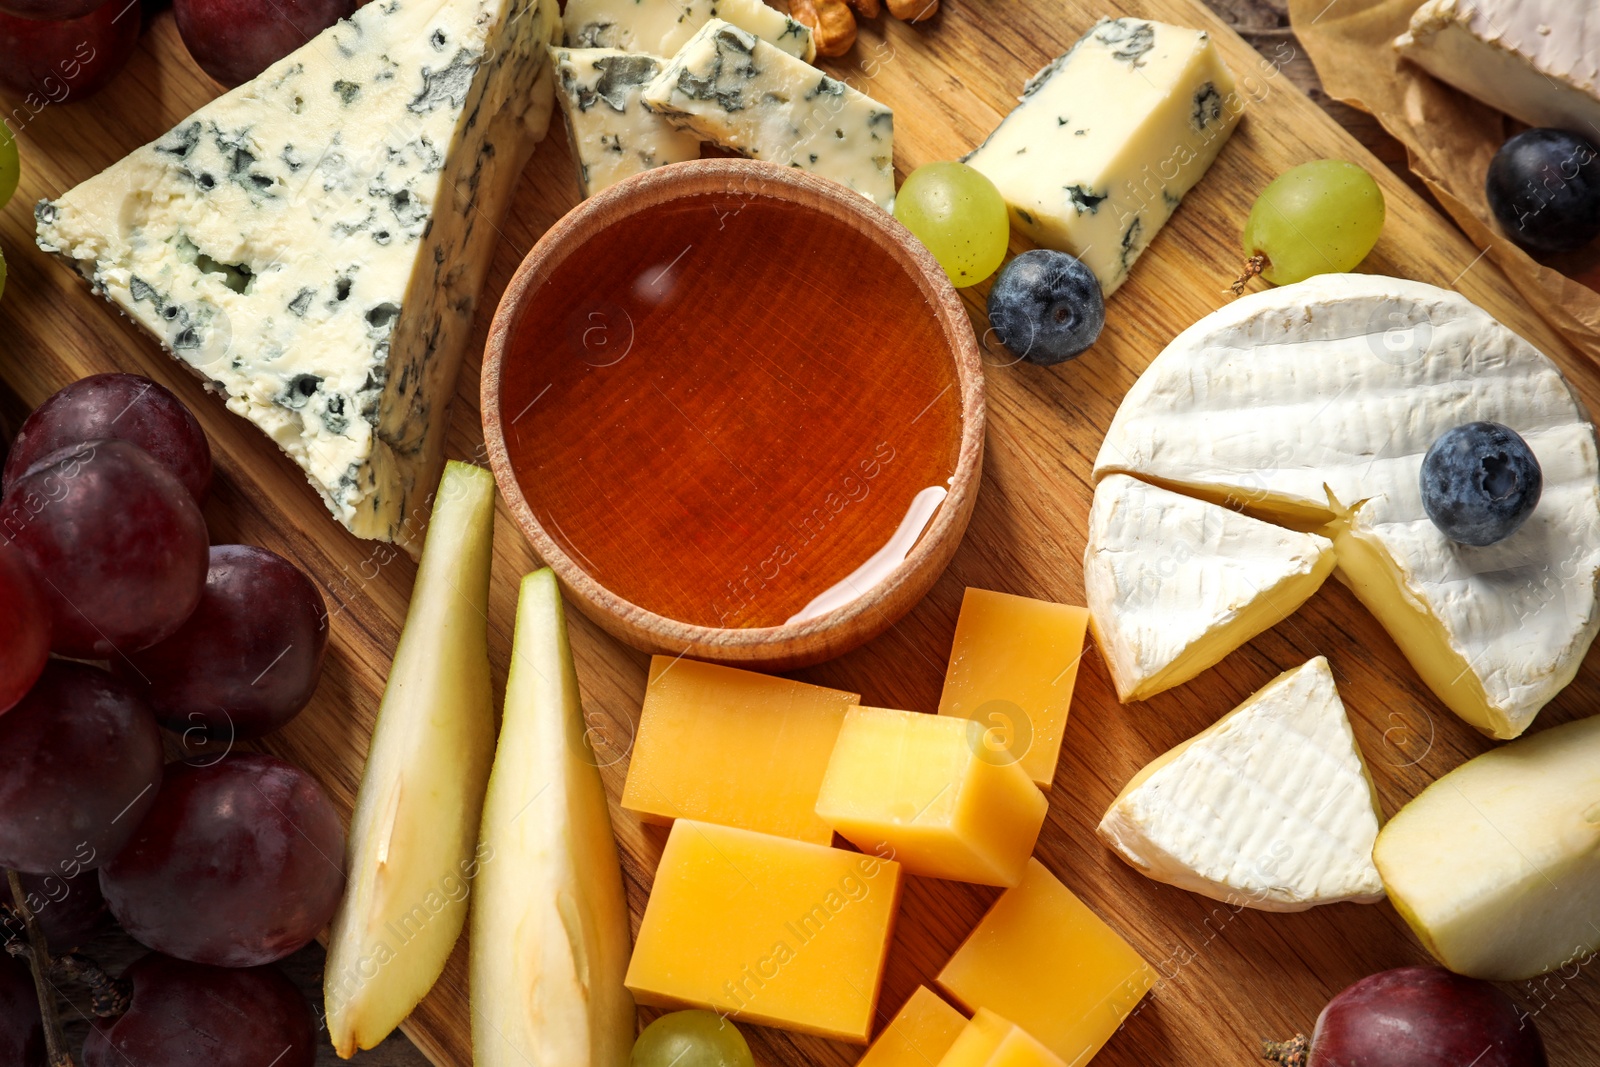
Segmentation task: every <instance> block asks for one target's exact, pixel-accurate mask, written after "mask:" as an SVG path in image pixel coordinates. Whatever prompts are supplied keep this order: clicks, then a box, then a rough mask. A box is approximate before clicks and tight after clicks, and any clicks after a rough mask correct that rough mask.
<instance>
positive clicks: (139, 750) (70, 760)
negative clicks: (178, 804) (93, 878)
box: [0, 660, 161, 875]
mask: <svg viewBox="0 0 1600 1067" xmlns="http://www.w3.org/2000/svg"><path fill="white" fill-rule="evenodd" d="M160 785H161V731H160V730H159V729H157V727H156V720H155V717H154V716H153V715H152V714H151V713H150V709H149V707H148V706H146V704H145V703H144V701H142V700H140V699H139V697H138V695H137V694H135V693H134V692H133V691H132V690H130V689H129V688H128V687H127V686H125V685H123V684H122V683H121V682H119V681H117V680H116V679H115V678H113V677H111V675H109V674H107V673H106V672H105V671H103V670H100V669H99V668H97V667H90V666H86V665H85V664H82V663H69V662H67V661H65V660H52V661H51V662H50V664H49V665H48V666H47V667H45V669H44V674H42V675H40V677H39V682H38V684H37V685H35V686H34V687H33V689H32V690H31V691H30V692H29V693H28V695H27V696H26V697H24V698H23V700H22V703H20V704H18V705H17V706H16V707H14V708H12V709H11V710H10V711H8V712H6V713H5V714H4V715H0V867H10V868H11V869H12V870H18V871H29V872H32V873H34V874H68V875H75V874H77V873H78V872H79V871H83V870H92V869H93V868H95V867H99V866H100V865H102V864H103V863H105V862H106V861H107V860H109V859H111V858H112V857H113V856H115V855H116V854H117V852H118V851H120V850H121V849H122V847H123V846H124V845H126V844H127V842H128V839H129V838H131V837H132V836H133V834H134V831H135V830H136V829H137V828H138V826H139V820H140V819H142V818H144V815H145V813H146V812H147V811H149V810H150V809H151V808H152V807H153V806H154V805H155V800H156V796H155V794H156V790H157V789H158V788H159V787H160Z"/></svg>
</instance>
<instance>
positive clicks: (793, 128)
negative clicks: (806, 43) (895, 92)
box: [641, 19, 894, 210]
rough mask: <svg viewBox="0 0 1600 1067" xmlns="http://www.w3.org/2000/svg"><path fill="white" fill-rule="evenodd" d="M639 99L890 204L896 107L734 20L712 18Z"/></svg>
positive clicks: (684, 122) (684, 123) (695, 128)
mask: <svg viewBox="0 0 1600 1067" xmlns="http://www.w3.org/2000/svg"><path fill="white" fill-rule="evenodd" d="M641 99H642V100H643V101H644V106H645V107H647V108H649V109H650V110H651V111H654V112H655V113H656V114H658V115H661V116H663V117H665V118H666V119H667V121H669V122H671V123H672V124H673V125H674V126H677V127H679V128H680V129H685V130H689V131H691V132H693V133H695V134H698V135H699V136H700V137H702V138H704V139H705V140H707V141H711V142H712V143H714V144H717V145H720V146H721V147H723V148H726V149H729V150H731V151H734V152H738V153H739V154H741V155H745V156H749V157H750V158H751V159H765V160H768V161H770V162H773V163H777V164H779V165H780V166H785V167H795V168H797V169H799V170H805V171H810V172H811V173H813V174H816V175H819V176H820V177H823V178H829V179H832V180H833V181H836V182H839V183H840V184H842V185H847V186H849V187H850V188H852V189H854V190H855V191H856V192H858V193H860V194H861V195H862V196H865V197H867V198H869V199H871V200H873V201H875V202H876V203H877V204H878V206H879V207H882V208H884V209H885V210H888V209H889V207H890V206H891V205H892V204H893V203H894V113H893V112H892V111H890V110H889V109H888V108H887V107H885V106H884V105H882V104H880V103H878V102H877V101H876V100H874V99H872V98H871V97H870V96H868V95H866V94H865V93H863V92H860V91H859V90H856V89H852V88H851V87H850V86H848V85H846V84H845V83H844V82H842V81H839V80H838V79H836V78H830V77H829V76H828V75H826V74H824V73H822V72H821V71H820V70H818V69H817V68H815V67H813V66H811V65H810V64H807V63H804V62H801V61H800V60H798V59H796V58H795V57H794V56H791V55H789V54H788V53H787V52H785V51H783V50H782V49H780V48H777V47H776V46H774V45H771V44H768V43H767V42H766V41H764V40H762V39H761V38H759V37H757V36H756V35H755V34H752V33H747V32H745V31H744V30H741V29H740V28H739V27H737V26H734V25H731V24H729V23H727V22H724V21H723V20H721V19H712V20H711V21H710V22H708V23H706V24H705V25H704V26H702V27H700V29H699V31H698V32H697V33H695V35H694V36H693V37H691V38H689V40H688V42H687V43H686V44H684V46H683V47H682V48H680V49H679V50H678V53H677V55H675V56H673V57H672V62H671V63H670V64H668V65H667V67H666V68H665V69H663V70H662V71H661V73H660V74H657V75H656V76H655V78H653V79H651V81H650V82H649V83H648V84H647V85H646V86H645V87H644V94H643V96H642V97H641Z"/></svg>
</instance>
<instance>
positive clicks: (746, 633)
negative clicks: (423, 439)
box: [479, 158, 986, 665]
mask: <svg viewBox="0 0 1600 1067" xmlns="http://www.w3.org/2000/svg"><path fill="white" fill-rule="evenodd" d="M718 194H722V195H731V196H736V197H740V196H742V197H749V198H756V197H766V198H771V199H776V200H782V201H786V202H789V203H793V204H799V205H800V206H802V207H805V208H809V209H811V210H816V211H823V212H826V213H829V214H831V215H833V216H834V217H836V218H843V219H845V220H847V221H851V222H852V223H853V225H854V227H855V228H856V229H857V230H858V231H859V232H861V233H862V234H864V235H866V236H867V237H868V238H869V239H872V240H876V241H878V242H879V243H880V245H882V246H883V247H885V248H886V249H887V250H888V251H889V252H890V253H891V255H893V256H894V258H895V259H896V260H898V261H899V262H900V263H901V265H902V266H903V267H904V268H905V270H906V272H907V274H908V275H910V276H911V277H912V279H913V280H914V281H915V282H916V283H917V284H918V287H919V288H920V289H921V290H922V292H923V295H924V297H925V298H926V299H927V300H928V303H929V305H930V307H931V308H932V310H933V311H934V314H935V317H936V318H937V319H938V320H939V324H940V333H941V335H942V336H943V338H944V341H945V348H946V351H947V353H948V355H949V357H950V360H951V364H952V366H953V369H954V378H955V381H954V383H953V384H955V385H956V386H958V387H959V389H960V393H961V395H960V401H961V404H960V406H961V440H960V446H959V451H958V454H957V460H956V469H955V472H954V474H953V475H952V477H951V479H950V485H949V487H948V495H947V496H946V497H945V499H944V500H943V501H941V503H940V505H939V508H938V510H937V511H936V512H935V514H934V517H933V521H932V522H931V523H930V524H929V525H928V526H927V527H926V528H925V529H924V530H923V532H922V535H921V536H920V537H919V538H918V539H917V542H916V544H915V545H914V546H913V548H912V550H911V552H910V553H908V554H907V556H906V558H905V559H904V560H902V561H901V562H900V563H899V564H898V565H897V566H896V567H895V568H894V569H893V570H892V571H891V572H890V573H889V574H888V576H887V577H885V578H884V579H882V580H881V581H879V582H878V583H876V584H875V585H873V586H871V587H870V588H869V589H867V590H866V591H865V592H863V593H862V594H861V595H859V596H857V597H856V598H855V599H853V600H851V601H850V602H849V603H847V604H843V605H841V606H839V607H837V608H835V609H833V610H832V611H829V612H826V613H824V614H822V615H819V616H816V617H815V618H812V619H807V620H805V621H803V622H798V623H788V622H786V623H780V624H778V625H776V626H756V627H717V626H707V625H703V624H697V623H688V622H683V621H681V620H678V619H674V618H671V617H670V616H666V615H661V614H658V613H656V612H654V611H651V610H650V609H648V608H645V607H643V606H642V605H639V604H635V603H633V602H632V601H630V600H626V599H624V598H623V597H621V596H619V595H617V594H616V593H614V592H612V591H611V590H610V589H609V588H607V587H606V586H605V585H604V584H602V583H601V582H600V581H599V580H597V579H596V578H594V577H593V576H592V575H591V574H590V573H589V572H588V571H587V570H586V569H585V568H584V567H583V566H582V565H581V564H580V563H579V562H578V561H576V560H574V559H573V558H572V557H571V556H570V555H568V554H567V552H566V551H565V550H564V549H562V547H561V546H560V545H559V544H557V543H556V541H555V540H554V539H553V538H552V537H551V536H550V535H549V534H548V533H547V532H546V531H545V529H544V527H543V525H542V524H541V523H540V522H539V520H538V519H537V518H536V517H535V516H534V513H533V509H532V507H531V506H530V505H529V503H528V500H527V497H526V495H525V494H524V493H523V490H522V485H521V482H520V481H519V479H518V478H517V472H516V469H515V468H514V467H513V465H512V463H511V459H510V455H509V452H508V450H507V448H506V440H505V432H504V427H503V426H502V424H501V411H500V407H501V404H500V393H501V381H502V368H503V366H504V363H505V360H506V358H507V355H508V351H509V350H510V348H511V347H512V346H511V341H512V338H513V337H514V336H515V334H516V329H517V325H518V323H519V322H520V320H521V317H522V312H523V310H524V309H525V307H526V305H527V303H528V302H529V301H530V300H531V299H532V296H533V294H534V293H535V292H537V290H538V289H539V288H540V286H541V285H542V284H543V283H544V281H545V280H546V279H547V278H548V277H549V275H550V274H551V273H553V272H554V271H555V270H556V269H557V268H559V267H560V266H561V265H562V264H563V263H565V262H566V261H567V259H568V258H569V257H570V256H572V255H573V254H574V253H576V252H578V251H580V250H581V249H582V248H583V247H584V245H585V244H586V243H587V240H588V239H589V237H590V236H592V235H593V234H594V233H597V232H599V230H601V229H604V228H605V227H606V226H608V225H610V224H611V223H612V222H615V221H618V220H620V219H623V218H626V217H629V216H631V215H634V214H637V213H639V212H642V211H647V210H650V209H652V208H655V207H658V206H660V205H662V204H665V203H668V202H670V201H673V200H678V199H684V198H687V197H693V196H707V195H718ZM479 393H480V395H479V402H480V411H481V414H482V418H483V432H484V444H485V446H486V449H487V452H488V457H489V465H490V468H491V470H492V471H493V472H494V476H495V480H496V481H497V482H498V483H499V486H500V492H501V495H503V496H504V497H505V500H506V504H507V506H508V507H509V509H510V511H511V515H512V518H513V519H514V520H515V521H516V524H517V526H518V528H519V529H520V530H521V532H522V534H523V536H524V537H526V538H527V540H528V542H529V543H530V544H531V545H532V547H533V549H534V551H535V553H536V554H537V555H538V556H539V558H540V559H541V560H543V561H544V563H545V564H546V565H547V566H549V567H550V568H551V569H552V570H553V571H554V572H555V574H556V577H557V578H558V579H559V580H560V583H561V585H562V586H563V587H564V588H565V589H566V591H567V594H568V596H569V597H570V598H572V599H573V600H575V601H576V603H577V604H578V606H579V607H580V609H582V610H583V611H584V614H585V615H587V616H589V617H590V618H591V619H592V620H593V621H594V622H596V623H597V624H599V625H600V626H601V627H602V628H603V629H605V630H607V631H608V632H610V633H612V634H613V635H614V636H617V637H619V638H621V639H622V640H624V641H626V642H628V643H629V644H632V645H634V646H635V647H640V648H643V649H644V650H646V651H653V652H662V653H667V654H673V655H691V656H696V657H699V658H706V659H712V660H719V659H720V660H722V661H723V662H759V663H769V664H775V663H784V664H791V665H801V664H803V663H808V662H819V661H820V660H822V659H827V658H832V656H835V655H840V654H842V653H843V652H845V651H848V650H849V649H850V648H854V647H857V646H859V645H860V644H864V643H865V642H866V641H868V640H870V639H871V638H872V637H874V636H876V635H877V634H878V633H881V632H882V631H884V630H886V629H888V628H889V627H890V626H892V625H893V624H894V623H895V622H897V621H898V620H899V618H900V617H901V616H902V615H904V613H905V611H906V610H909V608H910V607H911V606H912V605H914V604H915V603H916V602H917V601H919V600H921V599H922V597H923V596H924V595H926V593H927V592H928V590H929V589H930V588H931V587H932V585H933V583H934V581H936V580H937V578H938V577H939V575H940V574H941V573H942V572H943V571H944V569H945V567H946V565H948V563H949V561H950V557H951V556H952V555H954V553H955V549H956V546H957V545H958V544H959V543H960V540H961V537H962V535H963V534H964V533H965V530H966V526H967V523H968V521H969V520H970V518H971V515H972V508H973V504H974V501H975V498H976V494H977V489H978V483H979V480H980V477H981V472H982V465H983V440H984V429H985V407H986V398H985V387H984V376H983V363H982V359H981V357H980V354H979V349H978V342H977V337H976V334H975V332H974V329H973V324H972V321H971V319H970V318H969V317H968V314H967V311H966V308H965V306H964V305H963V304H962V301H961V298H960V296H959V295H957V292H956V289H955V287H954V286H953V285H952V284H951V283H950V281H949V279H948V277H947V276H946V275H945V272H944V270H943V268H942V267H940V266H939V264H938V261H937V260H935V259H934V258H933V256H932V254H931V253H929V252H928V250H927V249H926V248H925V247H924V246H923V245H922V243H921V242H920V241H919V240H918V239H917V238H916V237H914V236H913V235H912V234H911V232H910V231H909V230H907V229H906V228H905V227H904V226H903V225H902V224H901V223H900V222H899V220H898V219H896V218H895V217H894V216H893V215H891V214H890V213H889V212H887V211H885V210H884V209H882V208H880V207H879V206H878V205H877V204H875V203H873V202H872V201H871V200H870V199H868V198H867V197H865V196H863V195H862V194H860V193H857V192H855V191H854V190H852V189H850V188H848V187H847V186H844V185H841V184H839V183H837V182H834V181H831V180H829V179H826V178H821V177H818V176H816V175H814V174H811V173H809V172H806V171H802V170H799V169H797V168H793V167H783V166H779V165H778V164H776V163H770V162H766V161H761V160H751V159H739V158H733V159H729V158H712V159H697V160H689V161H687V162H682V163H673V164H669V165H666V166H662V167H657V168H654V169H652V170H648V171H645V172H643V173H640V174H636V175H633V176H631V177H629V178H626V179H624V180H623V181H621V182H618V183H617V184H615V185H613V186H611V187H609V188H607V189H605V190H603V191H601V192H600V193H597V194H596V195H594V196H592V197H589V198H587V199H585V200H583V201H581V202H580V203H579V204H578V205H577V206H576V207H574V208H573V209H572V210H571V211H568V212H567V213H566V214H565V215H563V216H562V217H561V218H560V219H558V220H557V221H556V222H555V223H554V224H553V225H552V226H551V227H550V228H549V229H548V230H546V231H545V232H544V234H543V235H541V236H540V238H539V239H538V241H537V242H536V243H535V244H534V246H533V247H532V248H531V249H530V250H529V251H528V253H527V255H526V256H525V257H523V260H522V263H521V264H520V265H519V266H518V267H517V271H516V273H515V274H514V275H513V276H512V278H511V281H510V282H509V283H508V284H507V286H506V289H505V292H504V294H503V295H502V296H501V298H500V303H499V306H498V307H497V308H496V309H495V314H494V319H493V321H492V322H491V324H490V327H489V334H488V340H487V342H486V344H485V347H484V359H483V372H482V377H481V382H480V388H479ZM930 572H931V573H930ZM897 601H899V602H903V606H900V607H899V610H897V611H893V613H892V615H889V616H887V617H881V618H877V619H874V618H872V615H873V613H877V614H878V615H880V616H883V615H884V612H885V607H886V606H888V605H890V604H894V603H895V602H897ZM897 606H898V605H897ZM848 629H854V630H856V631H858V635H859V639H858V640H857V639H855V638H854V637H849V638H846V639H845V641H844V642H843V643H841V642H839V641H837V640H835V641H829V640H827V638H828V637H829V636H830V635H835V634H838V633H839V632H840V631H842V630H848ZM835 646H837V647H835ZM824 648H825V649H826V651H825V654H821V655H816V654H813V653H814V652H816V651H818V650H821V649H824Z"/></svg>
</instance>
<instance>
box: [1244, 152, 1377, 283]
mask: <svg viewBox="0 0 1600 1067" xmlns="http://www.w3.org/2000/svg"><path fill="white" fill-rule="evenodd" d="M1383 217H1384V207H1383V191H1382V190H1381V189H1379V188H1378V183H1377V182H1375V181H1373V180H1372V175H1370V174H1368V173H1367V172H1366V171H1365V170H1363V169H1362V168H1360V167H1358V166H1356V165H1355V164H1354V163H1346V162H1345V161H1344V160H1342V159H1319V160H1317V161H1316V162H1313V163H1302V164H1301V165H1300V166H1298V167H1295V168H1294V169H1293V170H1290V171H1287V172H1285V173H1284V174H1283V175H1281V176H1280V177H1278V178H1277V179H1276V180H1275V181H1273V182H1272V184H1270V185H1268V186H1267V187H1266V188H1265V189H1263V190H1262V191H1261V195H1260V196H1259V197H1257V198H1256V203H1255V207H1253V208H1251V209H1250V221H1248V222H1246V223H1245V226H1244V251H1245V255H1247V256H1249V257H1251V258H1252V259H1255V257H1257V256H1259V257H1261V262H1260V263H1259V264H1257V265H1258V266H1259V267H1260V270H1259V273H1260V274H1261V276H1262V277H1264V278H1266V279H1267V281H1269V282H1271V283H1273V284H1274V285H1288V284H1290V283H1292V282H1301V281H1305V280H1306V279H1307V278H1309V277H1311V276H1312V275H1315V274H1339V273H1343V272H1345V271H1349V270H1354V269H1355V268H1356V266H1357V265H1358V264H1360V262H1361V261H1362V260H1363V259H1366V258H1367V253H1368V252H1371V251H1372V246H1373V245H1375V244H1377V243H1378V235H1379V234H1380V233H1382V232H1383ZM1250 273H1252V274H1254V273H1258V272H1257V271H1256V270H1254V269H1252V270H1250Z"/></svg>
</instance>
